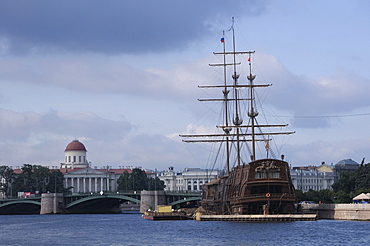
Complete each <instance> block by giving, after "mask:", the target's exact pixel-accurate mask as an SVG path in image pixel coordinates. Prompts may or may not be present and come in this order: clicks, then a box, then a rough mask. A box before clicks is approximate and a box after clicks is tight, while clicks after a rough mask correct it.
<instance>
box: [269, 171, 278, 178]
mask: <svg viewBox="0 0 370 246" xmlns="http://www.w3.org/2000/svg"><path fill="white" fill-rule="evenodd" d="M269 178H272V179H279V178H280V173H279V172H273V173H269Z"/></svg>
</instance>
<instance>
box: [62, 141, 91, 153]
mask: <svg viewBox="0 0 370 246" xmlns="http://www.w3.org/2000/svg"><path fill="white" fill-rule="evenodd" d="M65 151H87V150H86V148H85V145H83V143H81V142H80V141H78V140H77V139H75V140H73V141H72V142H70V143H69V144H68V145H67V147H66V150H65Z"/></svg>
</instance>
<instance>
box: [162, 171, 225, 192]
mask: <svg viewBox="0 0 370 246" xmlns="http://www.w3.org/2000/svg"><path fill="white" fill-rule="evenodd" d="M220 175H221V171H220V170H210V169H201V168H185V169H184V171H182V172H175V171H174V169H173V167H169V168H168V170H167V171H162V172H159V173H158V178H159V179H160V180H162V181H164V184H165V186H166V187H165V190H166V191H194V192H197V191H199V192H200V191H201V190H202V185H203V184H206V183H208V182H211V181H213V180H215V179H217V178H218V177H220Z"/></svg>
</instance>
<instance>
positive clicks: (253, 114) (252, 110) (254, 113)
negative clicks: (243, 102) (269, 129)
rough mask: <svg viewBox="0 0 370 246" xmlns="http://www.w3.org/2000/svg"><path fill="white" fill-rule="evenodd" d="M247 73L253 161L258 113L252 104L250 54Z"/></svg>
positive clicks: (254, 157) (253, 157)
mask: <svg viewBox="0 0 370 246" xmlns="http://www.w3.org/2000/svg"><path fill="white" fill-rule="evenodd" d="M248 61H249V75H248V76H247V78H248V80H249V98H250V100H251V103H250V107H249V111H248V116H249V117H250V119H251V131H252V156H251V161H254V160H255V159H256V139H255V137H256V134H255V127H256V117H257V115H258V112H257V110H256V109H255V105H254V93H253V92H254V89H253V87H254V84H253V80H254V79H255V78H256V76H255V75H252V65H251V64H252V63H251V54H249V58H248Z"/></svg>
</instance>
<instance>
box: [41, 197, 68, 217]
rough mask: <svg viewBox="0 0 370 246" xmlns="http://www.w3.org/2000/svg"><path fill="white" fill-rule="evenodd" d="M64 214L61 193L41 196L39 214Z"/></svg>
mask: <svg viewBox="0 0 370 246" xmlns="http://www.w3.org/2000/svg"><path fill="white" fill-rule="evenodd" d="M63 213H65V205H64V196H63V193H43V194H41V209H40V214H63Z"/></svg>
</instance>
